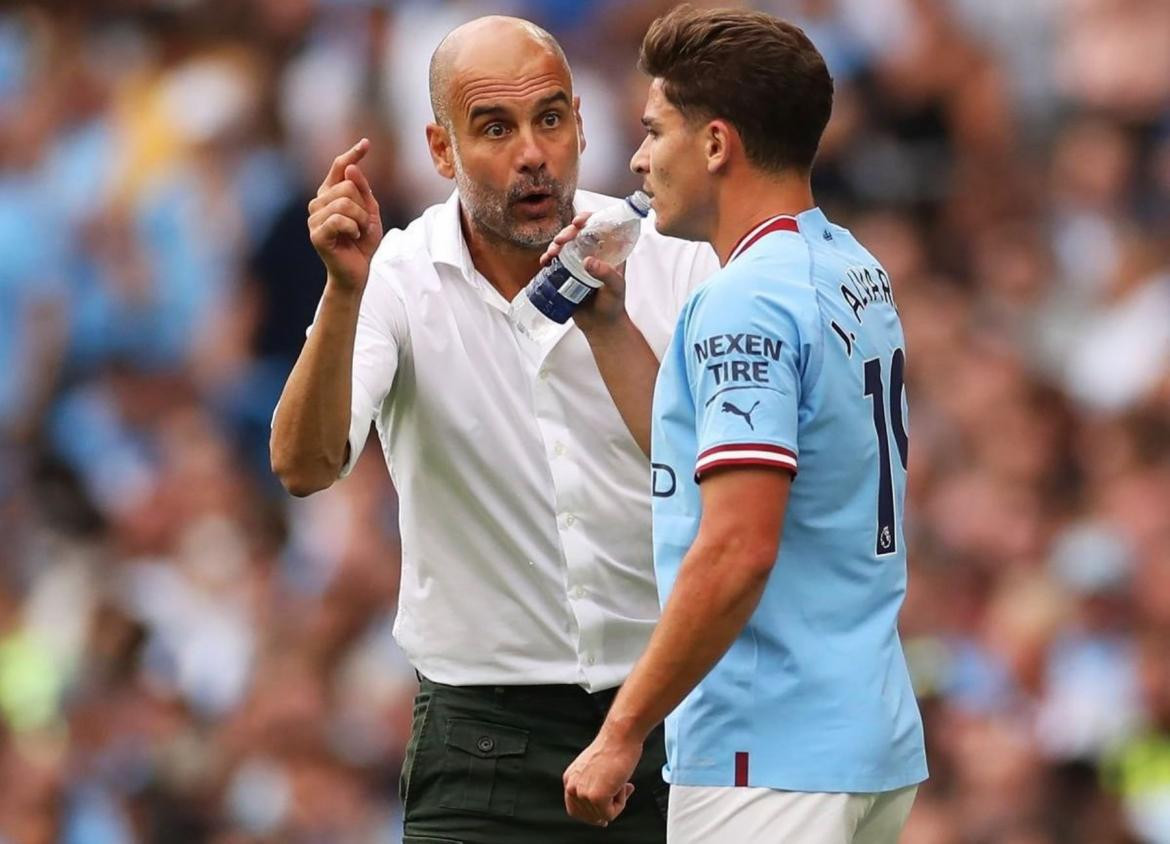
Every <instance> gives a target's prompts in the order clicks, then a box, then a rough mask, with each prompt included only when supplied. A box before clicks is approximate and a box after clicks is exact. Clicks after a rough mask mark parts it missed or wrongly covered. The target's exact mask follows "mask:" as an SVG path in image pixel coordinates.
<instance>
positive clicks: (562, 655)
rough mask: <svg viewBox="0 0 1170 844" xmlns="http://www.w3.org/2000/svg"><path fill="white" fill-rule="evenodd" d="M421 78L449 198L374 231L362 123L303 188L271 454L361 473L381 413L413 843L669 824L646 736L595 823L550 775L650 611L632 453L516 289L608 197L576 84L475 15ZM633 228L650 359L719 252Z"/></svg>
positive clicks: (572, 342) (637, 311)
mask: <svg viewBox="0 0 1170 844" xmlns="http://www.w3.org/2000/svg"><path fill="white" fill-rule="evenodd" d="M430 84H431V99H432V102H433V104H434V110H435V122H434V123H433V124H431V125H430V126H428V127H427V138H428V141H429V142H430V149H431V153H432V156H433V158H434V162H435V169H436V170H437V171H438V172H439V173H440V174H441V175H443V176H445V177H446V178H448V179H453V180H454V182H455V185H456V191H455V192H454V193H453V195H452V196H451V199H450V200H449V201H447V202H446V203H444V204H442V205H438V206H435V207H433V208H430V209H428V210H427V211H426V212H424V213H423V215H422V216H421V217H420V218H419V219H418V220H416V221H415V222H413V223H412V224H411V225H410V226H408V227H407V228H406V229H405V230H404V231H392V232H389V233H387V235H386V237H385V238H384V239H383V238H382V230H381V225H380V222H379V219H378V205H377V202H376V201H375V199H374V197H373V195H372V193H371V191H370V186H369V183H368V181H367V180H366V178H365V176H364V174H363V173H362V168H361V162H362V157H363V156H364V155H365V153H366V151H367V150H368V148H369V145H368V142H366V141H362V142H359V143H358V144H357V145H356V146H355V147H354V148H353V149H351V150H349V151H348V152H346V153H344V154H343V155H341V156H339V157H338V159H337V160H336V162H335V163H334V165H333V167H332V168H331V170H330V172H329V174H328V176H327V177H326V179H325V181H324V183H323V184H322V185H321V189H320V192H319V193H318V196H317V198H316V199H315V200H314V201H313V203H312V204H311V205H310V209H309V210H310V217H309V228H310V232H311V238H312V241H313V244H314V245H315V246H316V248H317V251H318V253H319V254H320V256H321V258H322V260H323V262H324V263H325V266H326V268H327V272H328V275H327V280H326V284H325V294H324V296H323V298H322V301H321V306H320V310H319V311H318V313H317V317H316V320H315V322H314V324H313V328H312V331H311V332H310V334H309V337H308V340H307V342H306V343H305V348H304V350H303V351H302V353H301V355H300V358H299V359H298V360H297V364H296V367H295V368H294V370H293V372H292V374H291V375H290V377H289V380H288V384H287V385H286V386H285V389H284V394H283V395H282V397H281V402H280V407H279V409H278V411H277V413H276V415H275V420H274V423H273V428H272V460H273V465H274V467H275V469H276V471H277V473H278V474H279V475H280V478H281V480H282V481H283V482H284V483H285V484H286V486H287V487H288V488H289V489H290V491H292V492H294V493H296V494H300V495H306V494H310V493H312V492H314V491H316V490H318V489H322V488H324V487H327V486H329V485H330V484H332V483H333V481H334V480H336V479H337V477H338V476H339V475H341V476H344V475H345V474H347V473H348V472H349V471H350V469H351V468H352V466H353V464H354V462H355V461H356V460H357V458H358V455H359V453H360V452H361V450H362V446H363V445H364V443H365V441H366V434H367V432H368V431H369V427H370V421H371V420H375V421H376V423H377V429H378V433H379V435H380V438H381V441H382V450H383V452H384V456H385V460H386V463H387V465H388V466H389V467H390V469H391V471H392V473H393V476H394V483H395V486H396V488H397V490H398V494H399V502H400V508H399V520H400V527H401V532H402V586H401V590H400V594H399V604H398V616H397V618H396V620H395V624H394V634H395V636H396V638H397V640H398V642H399V644H401V646H402V647H403V649H404V651H405V652H406V654H407V656H408V657H409V658H410V661H411V664H412V665H414V667H415V668H416V669H417V670H418V672H419V674H420V675H421V682H420V690H419V695H418V698H417V699H416V703H415V710H414V716H415V717H414V721H413V724H412V728H411V739H410V744H409V746H408V748H407V753H406V760H405V762H404V764H403V771H402V791H401V794H402V798H403V803H404V826H405V830H404V839H403V840H404V842H405V844H416V843H417V844H423V842H427V844H439V842H466V844H494V843H495V842H499V844H524V842H533V844H551V842H556V844H591V842H603V841H620V842H623V844H659V842H661V841H663V839H664V838H665V834H666V790H667V789H666V785H665V784H664V783H663V781H662V775H661V770H662V765H663V762H664V761H665V756H664V754H665V750H664V741H663V738H662V734H661V732H657V733H654V734H649V733H648V734H647V741H646V749H645V759H644V761H643V764H642V765H641V766H640V767H639V770H638V771H637V772H636V773H635V774H633V775H632V779H633V781H634V782H635V783H636V784H637V787H638V794H637V795H636V796H634V797H633V798H632V799H631V802H630V806H629V810H628V811H627V812H626V813H625V814H623V816H622V818H621V819H619V820H618V821H617V822H616V823H614V824H613V826H612V827H611V828H610V829H607V830H601V829H598V828H596V827H592V828H591V827H588V826H585V825H583V824H580V823H577V822H576V821H574V820H572V819H571V818H569V817H568V816H567V815H566V814H565V811H564V807H563V801H562V783H561V775H562V773H563V772H564V770H565V767H566V766H567V765H568V764H569V763H570V762H571V761H572V760H573V758H574V757H575V756H576V755H577V754H578V753H580V751H581V749H582V748H584V747H585V746H586V745H587V744H588V743H589V741H590V740H591V739H592V738H593V736H594V735H595V734H596V732H597V730H598V728H599V727H600V726H601V723H602V720H603V718H604V716H605V713H606V711H607V710H608V708H609V705H610V703H611V702H612V701H613V698H614V694H615V690H616V687H617V686H618V685H619V684H620V683H621V682H622V681H623V680H624V679H625V677H626V675H627V674H628V673H629V670H630V669H631V668H632V667H633V664H634V660H635V659H636V658H637V656H638V654H639V653H640V652H641V651H642V649H643V648H644V647H645V645H646V642H647V640H648V639H649V636H650V632H651V630H652V629H653V625H654V621H655V619H656V618H657V615H658V609H659V607H658V598H657V595H656V593H655V588H654V576H653V566H652V562H651V557H652V551H651V543H650V494H649V490H648V489H647V488H646V480H645V479H646V470H647V466H646V459H645V456H644V455H643V454H642V452H641V451H640V450H639V448H638V445H637V444H636V443H635V442H634V440H633V439H631V437H630V435H629V433H628V431H627V429H626V426H625V425H623V423H622V419H621V417H620V416H619V415H618V412H617V410H616V409H615V407H614V404H613V402H612V401H611V400H610V398H609V396H607V395H606V388H605V384H604V383H603V382H602V380H601V376H600V374H599V373H598V370H597V365H596V364H595V362H594V360H593V357H592V356H591V354H590V351H589V347H588V344H587V343H586V339H585V337H584V335H583V334H582V332H581V331H579V330H578V329H577V327H576V326H575V325H574V324H573V323H572V322H568V323H566V324H565V325H563V326H552V323H550V324H549V325H550V326H552V327H554V328H555V330H553V331H547V332H539V335H540V336H539V337H538V336H537V335H536V334H535V333H533V332H531V331H527V330H526V327H525V325H524V324H523V322H522V321H518V320H516V319H515V318H514V317H513V315H512V312H511V308H510V301H511V300H512V299H514V298H515V297H516V296H518V295H524V294H523V293H522V292H521V291H522V289H523V287H524V286H525V284H526V283H527V282H528V280H529V279H530V278H532V276H534V275H535V274H536V273H537V272H538V271H539V268H540V263H539V261H540V256H541V253H542V252H543V251H544V249H545V247H546V246H547V245H548V243H549V241H550V240H551V239H552V237H553V236H554V235H555V234H556V233H557V232H558V231H560V230H561V228H562V227H563V226H564V225H565V224H566V223H567V222H568V221H569V220H571V219H572V217H573V214H574V213H575V211H584V210H591V209H597V208H599V207H603V206H605V205H607V204H609V203H612V202H614V201H618V200H613V199H610V198H606V197H603V196H599V195H597V194H592V193H588V192H585V191H578V190H576V185H577V166H578V161H579V154H580V152H581V150H582V148H583V146H584V137H583V135H582V128H581V120H580V113H579V111H578V102H577V99H576V98H575V97H574V94H573V84H572V77H571V75H570V72H569V68H568V65H567V64H566V62H565V57H564V54H563V53H562V52H561V48H560V47H559V46H558V45H557V43H556V41H554V40H553V39H552V37H551V36H550V35H549V34H548V33H547V32H544V31H543V30H541V29H539V28H538V27H536V26H534V25H533V24H531V23H529V22H527V21H522V20H518V19H516V18H505V17H487V18H481V19H479V20H476V21H472V22H471V23H469V24H466V25H464V26H462V27H460V28H458V29H456V30H455V31H454V32H452V33H451V34H450V35H448V36H447V38H446V39H445V40H444V41H443V43H442V44H441V45H440V46H439V48H438V49H437V50H436V52H435V54H434V58H433V60H432V63H431V75H430ZM645 229H646V230H645V231H644V233H643V235H642V237H641V238H640V239H639V241H638V244H637V246H636V247H635V249H634V252H633V253H632V254H631V255H630V257H629V260H628V261H627V262H626V267H627V271H628V272H629V276H630V296H629V304H630V314H631V316H632V320H633V321H632V323H630V324H632V325H633V324H636V325H637V328H636V329H634V331H635V332H636V334H637V338H636V340H637V342H640V343H641V344H642V346H641V348H643V349H645V350H646V353H647V354H650V355H651V357H653V354H652V353H651V352H650V349H654V350H655V352H657V353H658V354H662V352H664V351H665V349H666V346H667V343H668V342H669V339H670V331H671V327H672V325H673V323H674V320H675V319H676V318H677V317H678V313H679V310H680V309H681V307H682V303H683V301H684V299H685V297H686V295H687V294H688V293H689V291H690V290H691V289H692V288H693V287H694V286H695V285H696V284H697V283H698V282H699V281H701V280H703V279H705V278H706V277H707V276H709V275H710V274H711V273H712V272H714V271H715V270H716V269H717V267H718V263H717V261H716V259H715V256H714V253H713V252H712V251H711V249H710V248H709V247H708V246H706V245H704V244H695V243H687V242H685V241H681V240H674V239H671V238H667V237H663V236H661V235H659V234H658V233H657V232H656V231H654V228H653V226H652V225H649V224H647V225H646V226H645ZM664 279H669V280H671V281H672V282H674V283H676V284H677V291H678V292H677V294H676V293H674V292H673V291H672V290H671V289H664V287H663V285H662V281H663V280H664Z"/></svg>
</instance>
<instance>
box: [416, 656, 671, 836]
mask: <svg viewBox="0 0 1170 844" xmlns="http://www.w3.org/2000/svg"><path fill="white" fill-rule="evenodd" d="M615 694H616V690H611V691H606V692H598V693H596V694H589V693H588V692H586V691H584V690H583V689H581V688H580V687H578V686H445V685H442V684H439V683H433V682H431V681H430V680H427V679H426V678H425V677H424V678H421V680H420V688H419V693H418V696H417V697H416V698H415V703H414V720H413V723H412V725H411V737H410V744H409V745H408V747H407V750H406V759H405V761H404V762H403V766H402V782H401V796H402V804H403V807H404V817H405V835H404V838H403V844H603V842H605V844H662V842H665V841H666V798H667V793H668V787H667V785H666V783H664V782H663V781H662V765H663V763H664V762H665V753H666V749H665V745H664V741H663V735H662V729H661V728H659V729H658V730H656V731H655V732H654V733H653V734H651V736H650V738H649V739H648V740H647V741H646V746H645V750H644V752H643V754H642V761H641V763H640V764H639V765H638V769H637V771H636V772H635V774H634V779H633V783H634V793H633V795H632V796H631V797H630V801H629V803H628V804H627V805H626V809H625V811H624V812H623V813H622V814H621V815H620V816H619V817H618V818H617V820H615V821H614V822H613V823H611V824H610V825H609V826H608V827H605V828H600V827H593V826H589V825H588V824H584V823H581V822H579V821H575V820H573V819H572V818H570V817H569V816H568V815H567V814H566V813H565V801H564V791H563V786H562V784H561V776H562V775H563V774H564V772H565V768H567V767H568V766H569V764H570V763H571V762H572V761H573V760H574V759H575V758H576V757H577V754H579V753H580V752H581V751H582V750H584V749H585V747H586V746H587V745H588V744H589V743H590V742H591V741H592V740H593V738H594V736H596V735H597V731H598V729H599V728H600V727H601V724H602V721H603V720H604V719H605V714H606V712H607V711H608V710H609V706H610V704H611V703H613V699H614V696H615Z"/></svg>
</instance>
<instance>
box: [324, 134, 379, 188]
mask: <svg viewBox="0 0 1170 844" xmlns="http://www.w3.org/2000/svg"><path fill="white" fill-rule="evenodd" d="M369 149H370V140H369V138H362V139H361V140H360V141H358V142H357V143H356V144H354V145H353V146H352V147H350V148H349V149H347V150H346V151H345V152H343V153H342V154H341V155H339V156H337V158H335V159H333V164H332V165H331V166H330V167H329V174H328V175H327V176H326V177H325V181H324V182H322V183H321V187H322V188H329V187H332V186H333V185H335V184H337V183H338V182H340V181H341V180H342V179H343V178H344V177H345V168H346V167H348V166H349V165H351V164H357V163H358V162H359V161H361V160H362V159H363V158H365V155H366V153H367V152H369Z"/></svg>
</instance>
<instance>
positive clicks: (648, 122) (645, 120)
mask: <svg viewBox="0 0 1170 844" xmlns="http://www.w3.org/2000/svg"><path fill="white" fill-rule="evenodd" d="M657 124H658V121H657V120H655V119H654V118H653V117H647V116H646V115H643V116H642V125H643V126H645V127H646V128H647V129H652V128H654V126H656V125H657Z"/></svg>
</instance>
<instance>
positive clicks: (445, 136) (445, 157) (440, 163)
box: [427, 123, 455, 179]
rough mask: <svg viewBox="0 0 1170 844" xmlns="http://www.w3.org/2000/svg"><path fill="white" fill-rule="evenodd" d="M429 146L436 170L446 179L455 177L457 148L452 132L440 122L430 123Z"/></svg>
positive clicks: (428, 125)
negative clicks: (453, 141) (453, 145)
mask: <svg viewBox="0 0 1170 844" xmlns="http://www.w3.org/2000/svg"><path fill="white" fill-rule="evenodd" d="M427 148H428V149H429V150H430V151H431V161H432V162H433V163H434V165H435V172H436V173H438V174H439V175H440V176H442V177H443V178H444V179H454V178H455V150H454V149H453V148H452V144H451V133H450V132H448V131H447V129H446V128H445V127H443V126H440V125H439V124H438V123H428V124H427Z"/></svg>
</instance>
